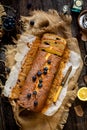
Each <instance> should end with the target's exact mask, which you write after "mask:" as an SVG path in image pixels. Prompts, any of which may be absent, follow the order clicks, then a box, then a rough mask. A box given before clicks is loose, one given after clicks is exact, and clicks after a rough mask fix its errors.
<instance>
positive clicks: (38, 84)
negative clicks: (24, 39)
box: [18, 34, 66, 112]
mask: <svg viewBox="0 0 87 130" xmlns="http://www.w3.org/2000/svg"><path fill="white" fill-rule="evenodd" d="M51 37H52V38H51ZM44 39H45V42H44ZM43 47H44V50H43ZM65 47H66V41H65V39H63V38H61V37H58V36H57V35H54V34H44V36H43V38H42V41H41V44H40V46H39V51H38V53H37V55H36V58H35V59H34V61H33V64H32V67H31V69H30V71H29V73H28V76H27V79H26V80H25V84H24V85H23V87H22V91H21V94H20V96H19V100H18V104H19V105H20V106H22V107H24V108H27V109H29V110H31V111H36V112H39V111H41V110H42V108H43V107H44V103H45V102H46V100H47V97H48V93H49V91H50V88H51V87H52V82H53V80H54V78H55V74H56V73H57V71H58V66H59V64H60V61H61V58H62V57H60V56H62V55H63V53H64V50H65ZM60 50H61V51H60ZM48 61H51V62H50V64H49V63H48ZM41 80H42V81H41Z"/></svg>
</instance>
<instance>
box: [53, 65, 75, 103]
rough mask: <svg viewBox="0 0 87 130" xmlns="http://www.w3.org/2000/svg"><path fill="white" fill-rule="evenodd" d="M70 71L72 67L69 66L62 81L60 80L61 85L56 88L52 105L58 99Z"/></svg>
mask: <svg viewBox="0 0 87 130" xmlns="http://www.w3.org/2000/svg"><path fill="white" fill-rule="evenodd" d="M71 71H72V66H70V67H69V68H68V70H67V72H66V74H65V77H64V78H63V80H62V82H61V85H60V86H59V88H58V91H57V93H56V95H55V97H54V100H53V102H54V103H55V102H56V101H57V99H58V98H59V95H60V93H61V90H62V88H63V87H64V85H65V83H66V81H67V79H68V77H69V75H70V73H71Z"/></svg>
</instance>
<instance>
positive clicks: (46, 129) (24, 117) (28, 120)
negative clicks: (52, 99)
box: [11, 11, 83, 130]
mask: <svg viewBox="0 0 87 130" xmlns="http://www.w3.org/2000/svg"><path fill="white" fill-rule="evenodd" d="M37 13H38V11H36V12H35V14H34V16H33V17H34V19H35V18H37V17H35V16H37ZM38 15H40V12H39V14H38ZM48 15H49V13H48V14H46V18H47V20H48V21H49V25H48V27H43V26H41V24H40V26H38V25H37V28H34V35H35V32H36V35H37V34H38V32H39V34H40V33H45V32H53V31H55V33H56V34H58V35H59V34H60V36H62V37H64V38H66V40H67V44H68V47H69V49H70V50H73V51H74V52H77V53H78V54H79V55H80V50H79V46H78V41H77V40H76V38H73V37H72V34H71V27H70V26H71V24H70V23H71V17H70V16H64V15H60V16H59V15H58V13H55V11H54V12H53V11H51V14H50V16H52V15H54V16H55V17H56V21H58V20H60V24H58V22H56V23H57V24H56V25H55V24H53V25H54V26H51V25H52V21H50V20H51V19H52V18H51V17H50V16H48ZM47 16H48V17H47ZM40 17H43V16H42V15H41V16H40ZM50 18H51V19H50ZM30 19H32V16H31V17H30ZM44 19H45V14H44ZM38 20H39V19H38ZM40 21H41V19H40ZM61 21H62V22H61ZM41 22H42V21H41ZM37 23H38V22H37ZM53 23H54V21H53ZM42 24H43V23H42ZM46 26H47V25H46ZM39 27H41V28H39ZM51 27H52V28H54V29H53V31H51V30H52V29H51ZM35 29H37V30H38V31H35ZM32 30H33V29H32ZM28 31H29V30H28ZM57 31H58V32H57ZM60 31H61V32H60ZM27 33H28V32H27ZM32 34H33V31H32ZM82 66H83V62H82V59H80V66H79V68H78V69H77V70H76V72H75V74H74V77H72V78H71V79H70V80H69V83H68V90H67V94H66V96H65V98H64V100H63V102H62V105H61V106H60V108H59V109H58V111H57V112H56V113H55V114H54V115H53V116H46V115H43V114H41V113H33V112H29V111H28V110H25V109H23V108H20V107H19V106H18V105H17V104H14V103H13V102H11V103H12V106H13V112H14V117H15V120H16V122H17V123H18V125H19V126H20V129H21V130H62V129H63V126H64V124H65V123H66V121H67V117H68V113H69V107H71V105H72V102H73V101H74V100H75V98H76V93H77V90H78V84H77V80H78V78H79V75H80V73H81V70H82Z"/></svg>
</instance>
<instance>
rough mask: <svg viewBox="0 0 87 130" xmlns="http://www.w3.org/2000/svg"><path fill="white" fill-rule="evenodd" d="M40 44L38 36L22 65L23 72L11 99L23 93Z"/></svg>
mask: <svg viewBox="0 0 87 130" xmlns="http://www.w3.org/2000/svg"><path fill="white" fill-rule="evenodd" d="M39 45H40V40H39V39H38V38H37V39H36V40H35V41H34V42H33V45H32V47H31V50H29V52H28V53H27V55H26V57H25V60H24V63H23V65H22V68H21V72H20V74H19V76H18V82H17V84H16V86H14V88H13V90H12V93H11V96H10V98H11V99H17V98H18V97H19V94H20V93H21V87H22V86H23V84H24V82H25V79H26V76H27V74H28V71H29V70H30V68H31V65H32V62H33V59H34V58H35V55H36V53H37V51H38V46H39Z"/></svg>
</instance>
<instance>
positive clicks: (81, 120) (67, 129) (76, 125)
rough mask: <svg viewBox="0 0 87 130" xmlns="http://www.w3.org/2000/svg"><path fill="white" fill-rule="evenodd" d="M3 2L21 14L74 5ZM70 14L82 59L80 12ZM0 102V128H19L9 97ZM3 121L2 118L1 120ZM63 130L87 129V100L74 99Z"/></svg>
mask: <svg viewBox="0 0 87 130" xmlns="http://www.w3.org/2000/svg"><path fill="white" fill-rule="evenodd" d="M0 1H1V3H2V4H4V5H10V6H12V7H14V8H15V9H16V10H17V11H18V13H17V15H18V16H19V14H21V15H28V13H29V11H30V10H33V9H42V10H45V11H47V10H48V9H56V10H57V11H59V12H61V11H62V8H63V6H64V5H65V4H67V5H69V8H71V7H72V1H73V0H0ZM83 1H84V2H83V10H84V9H87V0H83ZM70 14H71V15H72V34H73V36H74V37H76V38H77V39H78V42H79V47H80V50H81V55H82V59H84V56H85V54H86V53H87V49H86V48H87V45H86V44H87V43H85V42H83V41H82V40H81V38H80V34H79V31H80V28H79V26H78V23H77V18H78V14H77V13H72V12H71V11H70ZM86 73H87V67H86V66H85V65H84V66H83V70H82V72H81V75H80V77H79V80H78V83H79V87H82V86H86V84H85V82H84V79H83V77H84V75H87V74H86ZM0 103H2V106H3V109H4V120H5V123H4V122H2V123H3V126H4V127H3V128H2V127H1V126H0V127H1V128H0V130H17V129H18V127H17V126H16V124H15V121H14V119H13V115H12V114H11V111H12V110H11V106H10V105H9V102H8V101H7V99H0ZM77 105H81V107H82V109H83V111H84V115H83V116H82V117H79V116H77V115H76V113H75V110H74V107H75V106H77ZM0 121H1V120H0ZM63 130H87V102H85V103H84V102H81V101H79V100H78V99H76V100H75V101H74V103H73V104H72V107H71V108H70V111H69V116H68V119H67V123H66V124H65V126H64V129H63Z"/></svg>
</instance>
